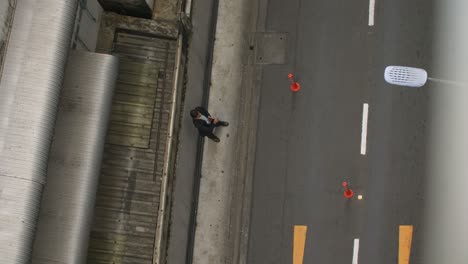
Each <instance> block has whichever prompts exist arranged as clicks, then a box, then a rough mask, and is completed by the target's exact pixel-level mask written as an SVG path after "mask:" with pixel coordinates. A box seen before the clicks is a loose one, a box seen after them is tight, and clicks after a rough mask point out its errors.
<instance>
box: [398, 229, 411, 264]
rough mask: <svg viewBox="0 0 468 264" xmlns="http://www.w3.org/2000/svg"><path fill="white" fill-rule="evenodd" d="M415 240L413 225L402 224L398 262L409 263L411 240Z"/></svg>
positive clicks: (399, 263)
mask: <svg viewBox="0 0 468 264" xmlns="http://www.w3.org/2000/svg"><path fill="white" fill-rule="evenodd" d="M412 241H413V226H411V225H402V226H400V243H399V247H398V264H409V263H410V262H409V261H410V254H411V242H412Z"/></svg>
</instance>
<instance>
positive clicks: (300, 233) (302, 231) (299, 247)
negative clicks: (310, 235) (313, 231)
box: [293, 225, 307, 264]
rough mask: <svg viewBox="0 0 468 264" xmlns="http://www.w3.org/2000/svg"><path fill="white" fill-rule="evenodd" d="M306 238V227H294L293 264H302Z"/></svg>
mask: <svg viewBox="0 0 468 264" xmlns="http://www.w3.org/2000/svg"><path fill="white" fill-rule="evenodd" d="M306 236H307V226H301V225H295V226H294V244H293V264H303V263H304V249H305V242H306Z"/></svg>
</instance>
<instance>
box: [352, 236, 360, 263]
mask: <svg viewBox="0 0 468 264" xmlns="http://www.w3.org/2000/svg"><path fill="white" fill-rule="evenodd" d="M358 255H359V238H355V239H354V247H353V264H358Z"/></svg>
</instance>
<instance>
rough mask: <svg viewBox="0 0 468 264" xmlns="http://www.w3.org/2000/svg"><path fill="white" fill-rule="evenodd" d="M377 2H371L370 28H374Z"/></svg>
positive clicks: (370, 0) (371, 0) (372, 0)
mask: <svg viewBox="0 0 468 264" xmlns="http://www.w3.org/2000/svg"><path fill="white" fill-rule="evenodd" d="M374 15H375V0H369V26H371V27H372V26H374Z"/></svg>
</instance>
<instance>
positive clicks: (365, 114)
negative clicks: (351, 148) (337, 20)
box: [361, 104, 369, 155]
mask: <svg viewBox="0 0 468 264" xmlns="http://www.w3.org/2000/svg"><path fill="white" fill-rule="evenodd" d="M368 118H369V104H364V105H363V107H362V132H361V155H366V152H367V120H368Z"/></svg>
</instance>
